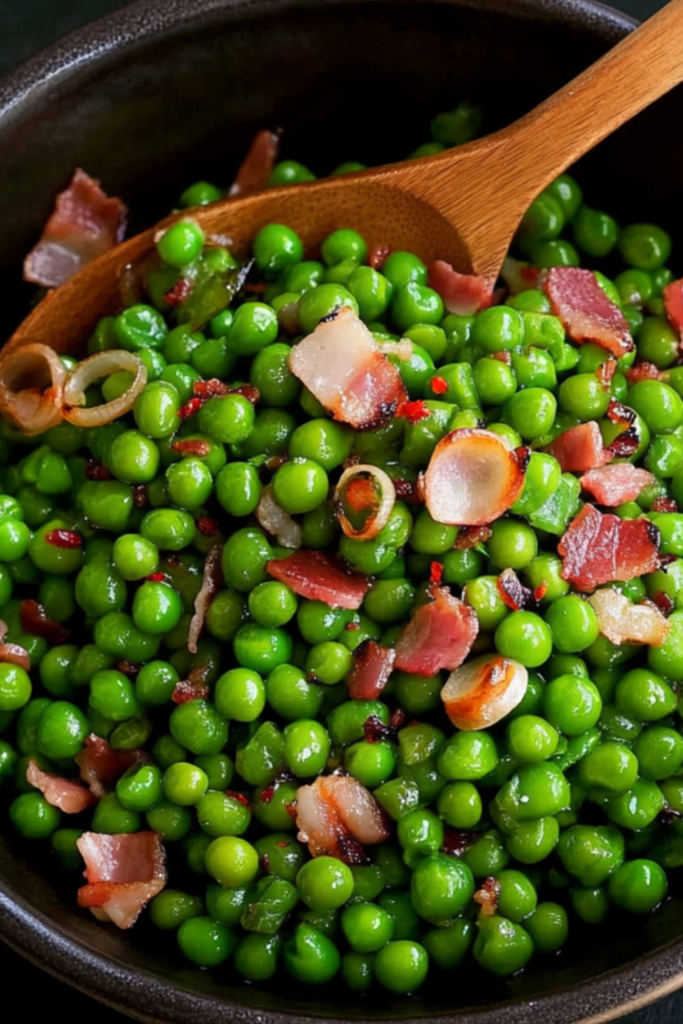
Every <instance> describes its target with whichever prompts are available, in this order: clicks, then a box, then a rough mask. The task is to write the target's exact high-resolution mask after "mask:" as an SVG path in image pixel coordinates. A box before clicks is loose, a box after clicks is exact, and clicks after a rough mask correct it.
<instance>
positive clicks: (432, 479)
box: [424, 427, 529, 526]
mask: <svg viewBox="0 0 683 1024" xmlns="http://www.w3.org/2000/svg"><path fill="white" fill-rule="evenodd" d="M528 455H529V453H528V449H526V448H524V449H521V450H518V451H516V452H513V451H511V450H510V446H509V443H508V442H507V440H506V439H505V438H503V437H501V435H500V434H495V433H494V432H493V431H492V430H479V429H477V428H470V427H464V428H462V429H460V430H453V431H451V433H450V434H446V436H445V437H443V438H442V439H441V440H440V441H439V443H438V444H437V446H436V448H435V449H434V451H433V452H432V457H431V459H430V460H429V465H428V466H427V472H426V473H425V477H424V492H425V502H426V505H427V508H428V509H429V513H430V515H431V516H432V518H433V519H435V520H436V521H437V523H448V524H452V525H454V526H483V525H485V524H487V523H490V522H492V521H493V520H494V519H498V517H499V516H502V515H503V513H504V512H507V510H508V509H509V508H510V506H511V505H513V504H514V503H515V502H516V501H517V498H518V497H519V496H520V494H521V493H522V488H523V487H524V471H525V469H526V466H527V464H528Z"/></svg>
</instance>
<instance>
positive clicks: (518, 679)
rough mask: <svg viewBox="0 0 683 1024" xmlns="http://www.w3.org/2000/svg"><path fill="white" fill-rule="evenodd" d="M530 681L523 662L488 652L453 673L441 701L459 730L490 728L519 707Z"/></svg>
mask: <svg viewBox="0 0 683 1024" xmlns="http://www.w3.org/2000/svg"><path fill="white" fill-rule="evenodd" d="M528 681H529V673H528V672H527V670H526V669H525V668H524V666H523V665H520V664H519V663H518V662H516V661H512V660H511V659H510V658H502V657H501V656H500V655H499V654H496V655H494V656H493V657H492V656H491V655H490V654H485V655H484V656H483V657H481V658H475V659H474V661H468V662H467V664H466V665H462V666H461V667H460V668H459V669H457V671H455V672H452V673H451V675H450V676H449V677H448V679H447V680H446V685H445V686H444V687H443V689H442V690H441V700H442V701H443V703H444V708H445V710H446V714H447V715H448V717H449V718H450V720H451V722H452V723H453V725H455V726H457V728H458V729H463V730H465V731H469V730H472V729H488V727H489V726H491V725H495V723H496V722H499V721H500V720H501V718H504V717H505V715H507V714H508V713H509V712H510V711H512V709H513V708H516V707H517V705H518V704H519V702H520V701H521V700H522V698H523V697H524V694H525V693H526V688H527V683H528Z"/></svg>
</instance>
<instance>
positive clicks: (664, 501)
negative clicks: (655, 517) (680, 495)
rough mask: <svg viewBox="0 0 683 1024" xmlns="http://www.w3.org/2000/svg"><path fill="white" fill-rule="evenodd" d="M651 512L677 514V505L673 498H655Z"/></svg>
mask: <svg viewBox="0 0 683 1024" xmlns="http://www.w3.org/2000/svg"><path fill="white" fill-rule="evenodd" d="M652 511H653V512H678V505H677V504H676V502H675V501H674V499H673V498H665V497H663V496H662V497H661V498H655V500H654V501H653V502H652Z"/></svg>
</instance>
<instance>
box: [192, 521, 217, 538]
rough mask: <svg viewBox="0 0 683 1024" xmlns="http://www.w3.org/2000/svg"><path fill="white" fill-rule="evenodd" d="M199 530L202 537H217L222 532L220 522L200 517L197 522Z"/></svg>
mask: <svg viewBox="0 0 683 1024" xmlns="http://www.w3.org/2000/svg"><path fill="white" fill-rule="evenodd" d="M197 529H198V530H199V532H200V533H201V535H202V537H215V536H216V534H217V533H219V532H220V526H219V525H218V520H217V519H213V518H212V517H211V516H200V517H199V519H198V520H197Z"/></svg>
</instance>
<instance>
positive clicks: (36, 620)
mask: <svg viewBox="0 0 683 1024" xmlns="http://www.w3.org/2000/svg"><path fill="white" fill-rule="evenodd" d="M19 619H20V621H21V628H22V630H23V631H24V633H32V634H33V636H42V637H43V639H45V640H47V641H48V643H51V644H63V643H64V642H65V641H66V639H67V637H68V636H69V630H68V629H65V628H64V626H62V625H60V623H59V622H55V621H54V619H51V618H49V616H48V614H47V612H46V611H45V609H44V608H43V606H42V604H38V602H37V601H34V600H33V599H32V598H27V599H26V600H25V601H22V602H21V605H20V608H19Z"/></svg>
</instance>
